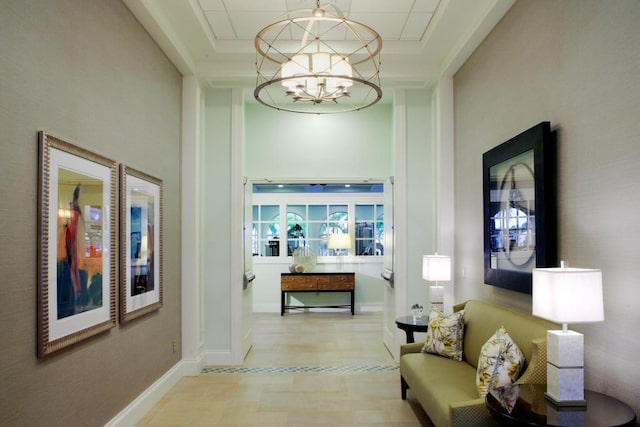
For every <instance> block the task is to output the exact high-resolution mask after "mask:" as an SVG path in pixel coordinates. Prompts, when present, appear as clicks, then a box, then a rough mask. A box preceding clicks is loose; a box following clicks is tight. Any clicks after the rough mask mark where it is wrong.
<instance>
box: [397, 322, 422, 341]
mask: <svg viewBox="0 0 640 427" xmlns="http://www.w3.org/2000/svg"><path fill="white" fill-rule="evenodd" d="M428 324H429V317H428V316H422V317H413V316H404V317H398V318H397V319H396V325H398V328H400V329H402V330H403V331H404V332H405V334H407V344H410V343H412V342H415V339H414V337H413V333H414V332H427V326H428Z"/></svg>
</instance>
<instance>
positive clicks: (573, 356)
mask: <svg viewBox="0 0 640 427" xmlns="http://www.w3.org/2000/svg"><path fill="white" fill-rule="evenodd" d="M532 302H533V303H532V312H533V315H534V316H538V317H542V318H543V319H547V320H551V321H552V322H557V323H561V324H562V330H550V331H547V393H546V395H545V397H546V398H547V399H548V400H550V401H551V402H552V403H553V404H555V405H556V406H586V401H585V399H584V336H583V335H582V334H581V333H578V332H575V331H570V330H568V327H567V324H568V323H589V322H601V321H603V320H604V307H603V298H602V271H601V270H596V269H584V268H568V267H565V265H564V262H562V263H561V266H560V267H559V268H557V267H556V268H534V269H533V292H532Z"/></svg>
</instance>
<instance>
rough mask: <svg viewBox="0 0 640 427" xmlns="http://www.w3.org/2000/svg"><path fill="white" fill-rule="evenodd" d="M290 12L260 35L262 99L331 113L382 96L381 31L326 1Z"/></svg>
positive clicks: (299, 110)
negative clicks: (350, 17) (353, 18)
mask: <svg viewBox="0 0 640 427" xmlns="http://www.w3.org/2000/svg"><path fill="white" fill-rule="evenodd" d="M326 7H331V8H332V9H333V10H334V12H332V13H330V12H328V11H327V10H325V8H326ZM309 12H310V13H309ZM287 15H288V17H289V18H288V19H285V20H282V21H279V22H276V23H273V24H271V25H268V26H266V27H265V28H263V29H262V30H260V32H259V33H258V35H257V36H256V38H255V47H256V68H257V72H258V76H257V79H256V88H255V90H254V92H253V95H254V97H255V98H256V100H258V102H260V103H262V104H264V105H266V106H268V107H272V108H275V109H278V110H283V111H291V112H295V113H310V114H326V113H341V112H347V111H356V110H361V109H363V108H366V107H369V106H371V105H373V104H375V103H376V102H378V101H379V100H380V98H381V97H382V90H380V50H381V48H382V38H381V37H380V35H379V34H378V33H377V32H376V31H374V30H373V29H372V28H370V27H368V26H366V25H364V24H361V23H359V22H355V21H351V20H349V19H346V18H345V17H344V16H343V15H342V12H340V11H339V10H338V8H337V7H335V6H333V5H330V4H328V5H322V6H321V5H320V0H317V1H316V7H315V9H313V10H311V9H301V10H296V11H292V12H289V13H288V14H287Z"/></svg>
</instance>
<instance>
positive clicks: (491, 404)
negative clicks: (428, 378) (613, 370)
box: [485, 384, 636, 427]
mask: <svg viewBox="0 0 640 427" xmlns="http://www.w3.org/2000/svg"><path fill="white" fill-rule="evenodd" d="M514 389H515V391H516V393H517V394H516V396H517V399H516V400H515V402H514V406H513V408H512V409H511V411H509V410H508V409H507V408H505V406H503V405H502V404H501V403H500V401H499V400H498V399H496V398H495V397H494V396H493V395H492V394H487V397H486V399H485V405H486V406H487V408H488V409H489V412H491V415H492V416H493V418H494V419H495V420H496V421H498V423H499V424H500V425H504V426H523V425H527V426H556V427H564V426H590V427H598V426H603V427H604V426H635V425H636V424H635V421H636V414H635V413H634V412H633V410H632V409H631V408H630V407H629V406H628V405H627V404H625V403H623V402H621V401H619V400H618V399H616V398H613V397H611V396H607V395H605V394H602V393H597V392H595V391H591V390H585V391H584V397H585V399H586V401H587V406H586V407H565V408H559V407H556V406H555V405H554V404H553V403H551V402H549V401H547V400H546V399H545V398H544V392H545V390H546V385H544V384H541V385H522V386H515V388H514ZM514 397H515V396H514Z"/></svg>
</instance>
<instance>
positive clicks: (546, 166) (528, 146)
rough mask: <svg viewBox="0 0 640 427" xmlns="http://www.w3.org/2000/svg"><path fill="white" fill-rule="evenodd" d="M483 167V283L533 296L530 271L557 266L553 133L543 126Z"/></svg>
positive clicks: (494, 153)
mask: <svg viewBox="0 0 640 427" xmlns="http://www.w3.org/2000/svg"><path fill="white" fill-rule="evenodd" d="M482 163H483V166H482V167H483V232H484V273H485V274H484V280H485V283H486V284H488V285H493V286H497V287H500V288H504V289H509V290H513V291H516V292H522V293H526V294H531V286H532V270H533V268H536V267H538V268H544V267H552V266H556V265H557V264H558V247H557V200H556V198H557V196H556V163H557V153H556V138H555V133H552V132H551V126H550V123H549V122H541V123H539V124H537V125H535V126H533V127H531V128H530V129H527V130H526V131H524V132H522V133H520V134H519V135H516V136H515V137H513V138H511V139H509V140H508V141H506V142H504V143H502V144H500V145H498V146H497V147H495V148H493V149H491V150H489V151H487V152H485V153H484V154H483V156H482Z"/></svg>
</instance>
